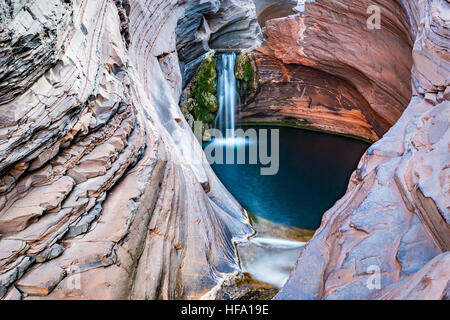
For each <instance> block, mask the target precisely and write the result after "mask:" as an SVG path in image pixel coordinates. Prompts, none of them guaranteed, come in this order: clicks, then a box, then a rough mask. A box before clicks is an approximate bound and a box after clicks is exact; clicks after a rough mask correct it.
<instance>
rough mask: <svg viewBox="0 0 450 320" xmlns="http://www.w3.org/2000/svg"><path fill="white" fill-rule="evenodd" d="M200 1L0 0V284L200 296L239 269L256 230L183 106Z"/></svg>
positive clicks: (64, 292) (120, 294)
mask: <svg viewBox="0 0 450 320" xmlns="http://www.w3.org/2000/svg"><path fill="white" fill-rule="evenodd" d="M56 2H58V4H56ZM193 3H197V2H196V1H194V0H192V1H187V2H185V1H175V0H172V1H155V0H148V1H135V0H131V1H128V0H122V1H115V2H112V1H70V2H67V1H63V2H62V1H54V2H48V1H34V2H33V5H32V6H31V7H30V6H25V3H24V2H23V1H12V2H6V3H5V2H2V4H1V8H0V9H1V10H0V12H1V15H2V20H1V21H2V33H1V44H2V46H1V48H2V49H1V50H2V52H1V54H0V59H3V61H2V63H1V64H0V88H2V89H0V90H1V91H0V119H1V120H0V160H1V162H0V163H1V164H0V172H1V173H2V174H1V176H0V233H1V235H0V236H1V238H0V296H1V297H3V296H4V297H5V298H6V299H19V298H25V299H33V298H35V297H38V298H50V299H55V298H56V299H130V298H133V299H180V298H182V299H192V298H200V297H202V296H203V295H205V294H207V293H208V292H210V291H211V290H212V289H214V287H216V286H217V285H219V284H220V283H221V282H222V281H223V280H225V279H227V278H229V277H230V276H232V275H234V274H235V273H236V272H237V271H238V270H239V269H238V262H237V257H236V252H235V248H234V244H233V238H240V237H245V236H246V235H248V234H249V233H251V232H252V229H251V227H250V225H249V222H248V219H247V216H246V214H245V212H244V210H243V209H242V208H241V206H240V205H239V204H238V203H237V202H236V201H235V200H234V198H233V197H232V196H231V195H230V194H229V193H228V192H227V191H226V189H225V188H224V187H223V186H222V184H221V183H220V181H219V180H218V179H217V178H216V176H215V175H214V173H213V172H212V170H211V168H210V167H209V165H208V164H207V161H206V158H205V156H204V155H203V152H202V148H201V146H200V144H199V143H198V142H197V140H196V138H195V137H194V135H193V133H192V131H191V129H190V127H189V126H188V124H187V123H186V122H185V120H184V118H183V116H182V114H181V111H180V109H179V107H178V101H179V97H180V94H181V82H182V77H181V73H180V70H179V61H178V55H177V54H176V50H177V32H176V28H177V25H178V21H179V20H180V18H182V17H185V16H186V15H188V14H189V13H188V12H187V8H189V7H190V6H191V5H192V4H193ZM203 3H206V4H207V5H208V6H212V7H215V6H216V7H217V10H218V9H219V8H220V3H221V2H219V1H203ZM217 10H216V11H217ZM23 15H26V18H25V17H24V16H23ZM248 18H249V19H251V17H248ZM150 21H151V23H149V22H150ZM17 24H20V25H21V26H22V28H15V27H14V26H16V25H17ZM13 27H14V28H13ZM52 28H53V29H52ZM43 30H44V31H43ZM45 30H47V31H48V32H47V33H46V32H45ZM192 32H194V33H195V30H192ZM188 34H189V35H190V33H188ZM36 35H38V38H39V39H40V40H39V41H38V40H36V41H32V39H34V38H35V37H36ZM255 37H256V35H255ZM31 46H33V47H31ZM33 50H34V51H33ZM18 51H20V52H22V53H23V54H19V53H18ZM7 53H12V55H9V56H6V54H7ZM30 53H33V54H30ZM5 57H6V58H5ZM5 59H9V60H7V61H6V62H5ZM15 69H20V71H21V72H20V73H11V70H15Z"/></svg>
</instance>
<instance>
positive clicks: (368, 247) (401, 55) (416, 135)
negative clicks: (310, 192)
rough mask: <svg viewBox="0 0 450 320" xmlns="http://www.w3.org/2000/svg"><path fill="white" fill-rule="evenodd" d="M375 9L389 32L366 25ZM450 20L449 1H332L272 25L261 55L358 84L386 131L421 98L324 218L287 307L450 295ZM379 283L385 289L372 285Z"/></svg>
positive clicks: (286, 293) (287, 290)
mask: <svg viewBox="0 0 450 320" xmlns="http://www.w3.org/2000/svg"><path fill="white" fill-rule="evenodd" d="M371 4H377V5H379V6H380V7H381V8H382V10H381V14H382V29H381V30H380V31H378V30H376V31H369V30H367V29H365V28H364V25H365V20H366V19H367V16H366V15H365V14H364V13H365V10H366V8H367V7H368V6H369V5H371ZM449 13H450V4H449V2H448V1H444V0H426V1H418V2H412V1H384V0H378V1H371V3H369V2H367V1H358V2H355V1H345V0H342V1H339V2H336V1H327V0H321V1H314V2H312V3H306V6H305V12H304V14H302V15H299V16H292V17H287V18H283V19H276V20H271V21H268V22H267V24H266V29H265V33H266V35H267V37H268V39H267V42H266V44H265V45H263V47H262V49H261V51H263V52H265V53H266V54H268V55H271V56H275V57H277V58H278V59H280V60H281V61H283V62H285V63H295V64H303V65H307V66H311V67H313V68H317V69H320V70H323V71H326V72H328V73H331V74H333V75H337V76H339V77H342V78H345V79H348V80H349V81H350V82H352V83H353V84H354V85H355V87H356V88H357V89H358V91H359V92H360V93H361V94H362V95H363V96H364V97H365V98H366V100H367V101H368V102H369V104H370V106H371V108H372V109H373V110H374V111H375V112H376V113H377V114H378V115H379V117H381V118H383V119H384V120H385V121H384V122H382V123H385V124H386V125H389V124H392V123H393V122H394V121H395V120H396V118H397V117H398V116H399V115H400V113H401V112H402V106H403V105H405V104H406V103H407V101H408V100H410V102H409V105H408V107H407V108H406V110H405V111H404V112H403V114H402V116H401V117H400V119H399V120H398V121H397V122H396V123H395V125H394V126H393V127H392V128H391V129H390V130H389V131H388V132H387V133H386V134H385V135H384V137H383V138H382V139H381V140H379V141H378V142H376V143H375V144H374V145H372V146H371V147H370V148H369V150H368V151H367V153H366V154H365V155H364V157H363V159H362V160H361V162H360V164H359V166H358V169H357V170H356V172H355V173H354V174H353V176H352V179H351V182H350V185H349V188H348V192H347V194H346V195H345V196H344V198H343V199H341V200H339V201H338V202H337V203H336V204H335V206H334V207H333V208H331V209H330V210H329V211H328V212H326V213H325V215H324V218H323V220H322V225H321V227H320V229H319V230H317V232H316V234H315V236H314V238H313V239H312V240H311V241H310V242H309V243H308V244H307V246H306V248H305V251H303V253H302V254H301V256H300V258H299V260H298V262H297V265H296V268H295V270H294V272H293V273H292V275H291V277H290V279H289V280H288V282H287V284H286V285H285V287H284V288H283V289H282V290H281V292H280V293H279V294H278V295H277V299H355V298H357V299H406V298H408V299H442V298H448V296H449V281H450V267H449V266H450V260H449V259H450V255H449V253H448V250H449V248H450V227H449V223H450V216H449V214H450V179H449V177H450V171H449V163H450V156H449V155H450V153H449V141H450V130H449V119H450V103H449V100H450V87H449V78H450V77H449V74H450V65H449V40H448V39H449V36H450V33H449V29H448V23H449V20H448V17H449ZM363 19H364V20H363ZM413 39H415V40H413ZM366 40H367V41H366ZM387 46H389V48H391V49H392V51H391V50H389V51H387V52H389V53H390V55H389V56H388V57H386V56H385V54H386V49H388V48H387ZM408 48H409V49H410V50H412V55H411V54H409V53H408V50H409V49H408ZM383 57H384V58H383ZM408 57H412V60H410V59H409V58H408ZM386 60H388V61H386ZM411 62H413V68H412V84H413V86H412V99H411V94H410V89H409V83H408V82H409V79H410V76H409V72H410V71H409V66H410V64H411ZM374 275H375V277H379V279H380V287H376V286H375V287H371V286H370V285H368V284H369V283H371V284H372V285H373V284H374V283H373V282H371V281H373V276H374Z"/></svg>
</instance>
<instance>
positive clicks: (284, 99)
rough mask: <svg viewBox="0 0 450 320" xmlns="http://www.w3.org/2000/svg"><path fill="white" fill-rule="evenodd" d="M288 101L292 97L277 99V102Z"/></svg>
mask: <svg viewBox="0 0 450 320" xmlns="http://www.w3.org/2000/svg"><path fill="white" fill-rule="evenodd" d="M288 100H292V97H285V98H279V99H278V101H279V102H282V101H288Z"/></svg>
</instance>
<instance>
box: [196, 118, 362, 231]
mask: <svg viewBox="0 0 450 320" xmlns="http://www.w3.org/2000/svg"><path fill="white" fill-rule="evenodd" d="M254 128H255V129H256V130H257V131H258V130H259V129H268V130H269V137H270V130H271V129H279V130H280V131H279V134H280V144H279V146H280V152H279V155H280V157H279V159H280V165H279V171H278V173H277V174H276V175H273V176H263V175H261V174H260V168H261V167H267V166H262V165H260V164H256V165H251V164H213V165H212V167H213V169H214V171H215V172H216V174H217V176H218V177H219V178H220V180H221V181H222V183H223V184H224V185H225V186H226V187H227V188H228V190H229V191H230V192H231V193H232V194H233V195H234V197H235V198H236V199H237V200H238V201H239V202H240V203H241V205H242V206H243V207H244V208H246V209H247V210H248V211H250V212H251V213H253V214H255V215H257V216H260V217H263V218H265V219H269V220H271V221H273V222H277V223H281V224H285V225H289V226H295V227H299V228H303V229H317V228H318V227H319V226H320V222H321V218H322V215H323V213H324V212H325V211H326V210H328V209H329V208H331V207H332V206H333V204H334V203H335V202H336V201H337V200H339V199H340V198H341V197H342V196H343V195H344V194H345V191H346V189H347V185H348V182H349V179H350V176H351V174H352V172H353V171H354V170H355V169H356V167H357V165H358V162H359V160H360V158H361V156H362V155H363V153H364V152H365V151H366V149H367V148H368V147H369V145H368V144H367V143H365V142H362V141H359V140H354V139H351V138H347V137H342V136H335V135H330V134H325V133H320V132H314V131H307V130H302V129H295V128H288V127H266V126H257V127H254ZM244 129H248V127H246V128H244ZM258 143H259V142H258ZM207 145H208V143H205V144H204V147H206V146H207ZM234 148H246V149H247V151H248V148H249V147H248V146H241V147H234ZM269 150H270V149H269Z"/></svg>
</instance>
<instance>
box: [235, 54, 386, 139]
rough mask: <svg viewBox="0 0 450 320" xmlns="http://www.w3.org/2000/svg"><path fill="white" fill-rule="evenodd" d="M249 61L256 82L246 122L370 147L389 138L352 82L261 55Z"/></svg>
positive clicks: (243, 109)
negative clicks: (338, 136) (310, 131)
mask: <svg viewBox="0 0 450 320" xmlns="http://www.w3.org/2000/svg"><path fill="white" fill-rule="evenodd" d="M249 55H250V58H249V59H251V60H254V72H255V77H256V79H254V81H253V83H252V84H249V86H252V88H251V90H249V91H250V93H249V96H248V97H247V99H246V100H245V103H244V104H243V105H242V106H241V109H240V120H241V121H242V122H244V123H245V122H247V123H248V122H251V123H254V122H257V123H261V122H263V123H264V122H271V123H278V124H286V125H292V126H297V127H302V128H315V129H319V130H322V131H327V132H333V133H339V134H346V135H350V136H355V137H359V138H363V139H366V140H369V141H376V140H378V138H379V135H378V134H380V135H381V133H382V132H383V130H384V128H382V127H381V126H379V122H378V119H377V115H376V114H375V113H374V112H373V110H372V109H371V108H370V105H369V104H368V103H367V101H366V100H365V99H364V98H363V97H362V95H361V94H360V93H359V92H358V91H357V90H356V89H355V87H353V85H352V84H351V83H349V82H348V81H346V80H343V79H340V78H338V77H336V76H333V75H331V74H329V73H326V72H323V71H320V70H318V69H313V68H310V67H305V66H299V65H293V64H284V63H283V62H282V61H280V60H278V59H276V58H273V57H270V56H267V55H264V54H261V53H258V52H254V53H251V54H249ZM374 128H376V129H378V130H375V129H374ZM377 132H378V134H377Z"/></svg>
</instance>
